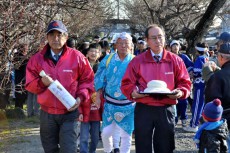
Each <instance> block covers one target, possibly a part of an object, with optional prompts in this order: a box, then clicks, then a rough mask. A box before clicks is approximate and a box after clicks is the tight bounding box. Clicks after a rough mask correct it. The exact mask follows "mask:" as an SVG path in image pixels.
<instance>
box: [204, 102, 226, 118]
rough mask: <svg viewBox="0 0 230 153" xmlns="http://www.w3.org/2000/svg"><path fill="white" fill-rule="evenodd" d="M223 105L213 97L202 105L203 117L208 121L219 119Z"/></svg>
mask: <svg viewBox="0 0 230 153" xmlns="http://www.w3.org/2000/svg"><path fill="white" fill-rule="evenodd" d="M222 113H223V107H222V106H221V101H220V100H219V99H215V100H213V101H211V102H209V103H207V104H206V105H205V106H204V110H203V114H202V116H203V118H204V119H206V120H207V121H208V122H215V121H219V120H220V119H221V117H222Z"/></svg>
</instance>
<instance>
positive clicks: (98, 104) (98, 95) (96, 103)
mask: <svg viewBox="0 0 230 153" xmlns="http://www.w3.org/2000/svg"><path fill="white" fill-rule="evenodd" d="M95 105H96V107H97V108H98V109H99V108H100V107H101V93H100V92H97V93H96V101H95Z"/></svg>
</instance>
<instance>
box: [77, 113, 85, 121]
mask: <svg viewBox="0 0 230 153" xmlns="http://www.w3.org/2000/svg"><path fill="white" fill-rule="evenodd" d="M83 119H84V118H83V114H80V115H79V117H78V120H79V121H80V122H82V121H83Z"/></svg>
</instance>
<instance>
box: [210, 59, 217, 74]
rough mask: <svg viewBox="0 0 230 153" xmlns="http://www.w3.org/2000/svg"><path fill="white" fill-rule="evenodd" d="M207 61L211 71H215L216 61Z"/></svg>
mask: <svg viewBox="0 0 230 153" xmlns="http://www.w3.org/2000/svg"><path fill="white" fill-rule="evenodd" d="M209 63H210V67H211V69H212V70H213V72H215V71H216V67H217V65H216V63H215V62H213V61H209Z"/></svg>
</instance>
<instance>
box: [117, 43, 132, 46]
mask: <svg viewBox="0 0 230 153" xmlns="http://www.w3.org/2000/svg"><path fill="white" fill-rule="evenodd" d="M116 44H117V45H119V46H123V45H125V46H128V45H130V43H116Z"/></svg>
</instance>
